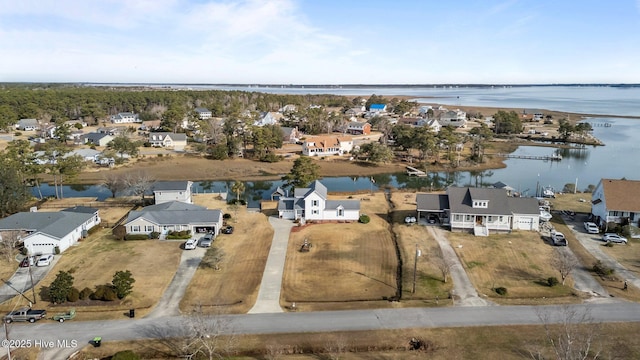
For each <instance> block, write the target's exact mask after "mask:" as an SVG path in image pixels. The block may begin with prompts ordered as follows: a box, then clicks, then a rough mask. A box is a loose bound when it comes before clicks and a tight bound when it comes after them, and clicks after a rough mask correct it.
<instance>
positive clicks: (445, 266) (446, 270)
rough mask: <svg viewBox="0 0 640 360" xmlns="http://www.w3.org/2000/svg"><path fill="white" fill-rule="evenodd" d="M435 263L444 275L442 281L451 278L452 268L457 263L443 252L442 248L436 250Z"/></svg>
mask: <svg viewBox="0 0 640 360" xmlns="http://www.w3.org/2000/svg"><path fill="white" fill-rule="evenodd" d="M434 263H435V264H436V266H437V267H438V270H440V274H441V275H442V282H444V283H446V282H447V281H448V280H449V274H451V268H452V267H453V265H455V263H454V262H453V261H452V260H451V259H449V258H448V257H446V256H445V255H444V254H443V253H442V249H439V250H438V251H435V259H434Z"/></svg>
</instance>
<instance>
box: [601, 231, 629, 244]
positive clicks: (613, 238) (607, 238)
mask: <svg viewBox="0 0 640 360" xmlns="http://www.w3.org/2000/svg"><path fill="white" fill-rule="evenodd" d="M602 240H603V241H604V242H613V243H620V244H622V243H624V244H626V243H627V238H626V237H623V236H620V235H618V234H614V233H606V234H604V235H602Z"/></svg>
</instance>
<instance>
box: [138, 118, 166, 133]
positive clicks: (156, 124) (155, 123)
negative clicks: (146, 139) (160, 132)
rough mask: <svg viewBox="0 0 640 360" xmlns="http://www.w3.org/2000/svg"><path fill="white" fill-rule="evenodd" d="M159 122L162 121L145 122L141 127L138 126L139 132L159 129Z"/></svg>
mask: <svg viewBox="0 0 640 360" xmlns="http://www.w3.org/2000/svg"><path fill="white" fill-rule="evenodd" d="M161 122H162V120H145V121H143V122H142V125H140V130H142V131H149V130H156V129H159V128H160V123H161Z"/></svg>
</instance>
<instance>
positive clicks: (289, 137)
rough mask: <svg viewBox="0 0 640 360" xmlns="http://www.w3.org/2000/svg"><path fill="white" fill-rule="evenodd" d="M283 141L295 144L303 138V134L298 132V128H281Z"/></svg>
mask: <svg viewBox="0 0 640 360" xmlns="http://www.w3.org/2000/svg"><path fill="white" fill-rule="evenodd" d="M280 130H281V131H282V141H283V142H285V143H289V144H295V143H296V142H298V141H299V140H300V138H301V137H302V133H301V132H300V131H299V130H298V127H297V126H296V127H281V128H280Z"/></svg>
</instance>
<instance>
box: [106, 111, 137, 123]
mask: <svg viewBox="0 0 640 360" xmlns="http://www.w3.org/2000/svg"><path fill="white" fill-rule="evenodd" d="M111 122H112V123H114V124H133V123H140V122H142V120H140V118H139V117H138V114H134V113H130V112H123V113H118V114H115V115H111Z"/></svg>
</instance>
